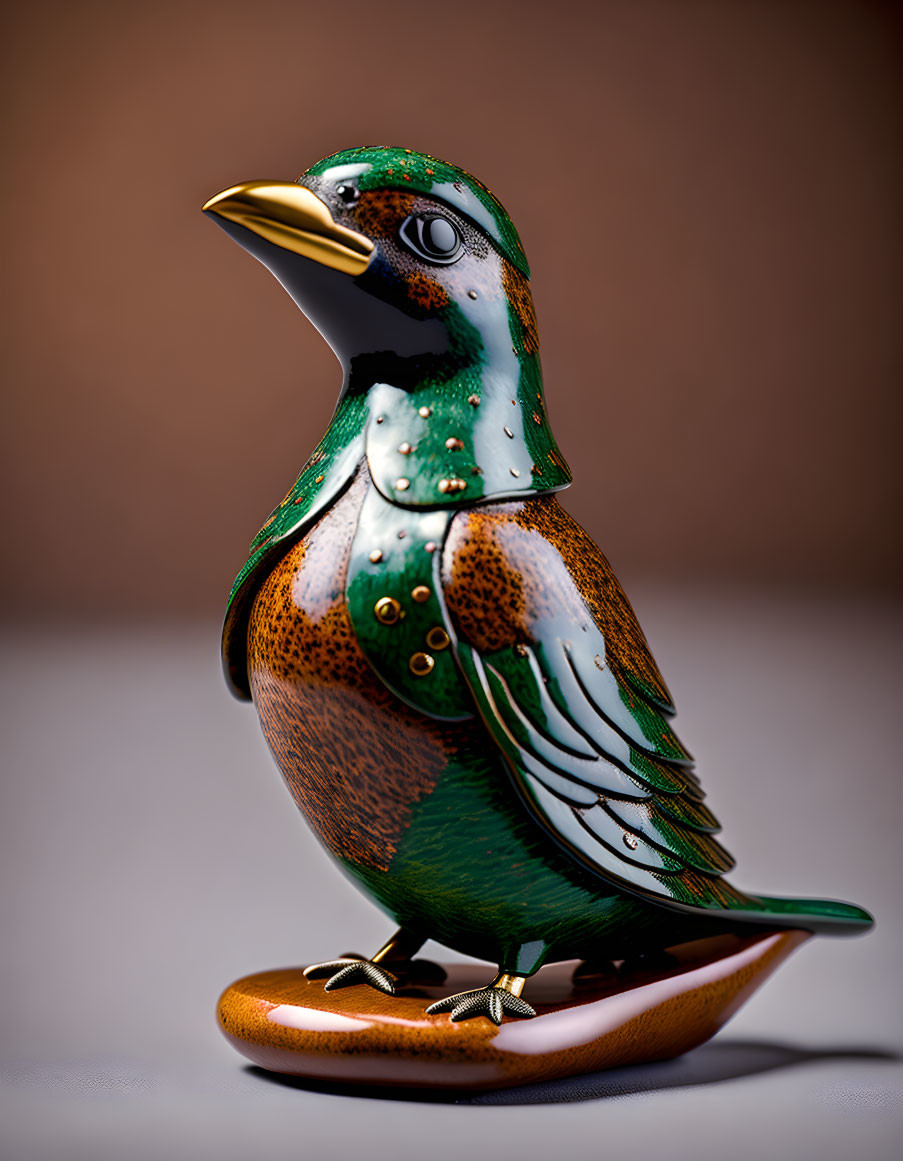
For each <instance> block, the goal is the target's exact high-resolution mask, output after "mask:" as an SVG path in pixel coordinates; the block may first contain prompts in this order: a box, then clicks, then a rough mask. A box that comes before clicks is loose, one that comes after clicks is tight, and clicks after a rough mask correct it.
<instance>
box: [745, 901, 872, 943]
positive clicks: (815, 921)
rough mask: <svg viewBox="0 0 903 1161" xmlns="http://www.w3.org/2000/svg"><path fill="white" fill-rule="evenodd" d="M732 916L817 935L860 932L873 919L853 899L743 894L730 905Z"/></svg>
mask: <svg viewBox="0 0 903 1161" xmlns="http://www.w3.org/2000/svg"><path fill="white" fill-rule="evenodd" d="M730 918H731V920H737V921H739V922H741V923H747V922H748V923H755V924H757V925H759V926H765V925H767V926H769V927H782V928H783V927H787V928H797V929H800V930H803V931H812V932H814V933H816V934H817V935H860V934H862V933H864V932H866V931H868V930H869V929H870V928H871V927H873V926H874V924H875V920H874V919H873V918H872V916H871V915H869V913H868V911H866V910H865V909H864V908H862V907H857V906H856V904H855V903H841V902H839V901H838V900H835V899H786V898H783V897H782V896H771V895H746V896H745V897H742V902H741V901H739V900H738V902H737V904H736V905H735V906H731V907H730Z"/></svg>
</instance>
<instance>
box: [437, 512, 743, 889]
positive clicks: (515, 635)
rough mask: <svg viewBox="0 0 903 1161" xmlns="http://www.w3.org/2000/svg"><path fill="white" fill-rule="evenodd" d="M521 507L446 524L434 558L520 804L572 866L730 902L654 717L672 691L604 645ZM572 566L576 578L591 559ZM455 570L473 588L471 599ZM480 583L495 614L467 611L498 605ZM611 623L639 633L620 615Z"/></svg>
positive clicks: (697, 811)
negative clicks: (577, 568) (440, 551)
mask: <svg viewBox="0 0 903 1161" xmlns="http://www.w3.org/2000/svg"><path fill="white" fill-rule="evenodd" d="M530 503H531V504H532V505H534V506H539V505H541V504H554V505H555V509H557V513H556V512H554V511H553V512H552V513H551V515H552V517H554V520H553V523H554V521H560V518H561V512H562V510H561V509H560V508H558V506H557V503H556V502H555V501H553V500H552V499H551V498H548V499H543V500H537V501H531V502H530ZM505 507H507V506H505ZM524 507H529V505H527V506H521V507H520V508H518V509H517V510H515V509H514V508H513V506H512V513H511V515H509V514H507V513H504V514H503V506H499V507H498V508H497V509H496V510H494V512H493V511H489V512H486V513H485V514H481V515H480V516H478V517H477V518H476V520H474V518H473V516H472V515H471V518H470V520H469V522H468V523H467V524H466V525H464V526H463V527H462V526H459V528H458V530H457V533H455V530H454V529H453V533H452V535H451V536H450V538H449V541H448V542H447V546H446V552H445V557H444V565H445V569H446V574H447V584H446V597H447V601H448V605H449V609H450V612H451V615H452V618H453V621H454V622H455V628H456V633H457V638H458V640H457V651H458V660H459V663H460V665H461V668H462V670H463V672H464V675H465V677H466V678H467V681H468V684H469V685H470V688H471V691H472V693H473V695H474V698H475V700H476V702H477V705H478V707H479V710H480V713H481V714H482V717H483V719H484V721H485V723H486V725H487V727H488V729H489V731H490V733H491V735H492V737H493V738H494V740H495V741H496V743H497V744H498V746H499V747H500V749H501V750H502V752H503V753H504V755H505V757H506V759H507V761H508V765H509V766H510V768H511V771H512V773H513V775H514V781H515V785H516V786H517V788H518V790H519V791H520V793H521V795H522V797H523V799H524V803H525V806H526V807H527V808H528V809H529V810H530V812H531V813H532V814H533V815H534V816H535V817H536V819H537V820H538V821H539V822H540V824H541V825H543V826H544V827H545V829H546V830H547V831H548V832H549V833H550V835H551V836H552V837H553V838H554V839H555V840H556V841H557V842H558V843H559V844H560V845H561V846H563V847H564V848H565V849H566V850H568V851H569V852H570V853H571V854H572V856H573V857H575V858H576V859H577V860H578V861H579V862H581V863H582V864H583V865H584V866H588V867H590V868H591V869H592V870H593V871H595V872H597V873H598V874H600V875H602V876H604V877H605V878H607V879H610V880H614V881H615V882H616V883H617V884H618V885H619V886H622V887H624V888H626V889H627V890H633V891H635V892H638V893H640V894H643V895H653V896H655V897H657V898H660V899H661V900H663V901H670V902H672V903H675V904H678V905H683V906H690V907H702V908H721V907H725V906H731V905H732V904H733V905H734V906H736V904H737V902H738V896H739V892H735V891H734V889H733V888H732V887H730V886H729V884H727V883H726V882H725V881H724V880H723V879H722V878H721V876H722V875H723V874H724V872H725V871H727V870H729V869H730V868H731V867H732V866H733V860H732V859H731V857H730V855H728V853H727V852H726V851H725V850H724V848H723V847H722V846H721V845H720V844H719V843H718V842H717V841H716V839H715V838H714V837H713V836H714V835H715V833H716V832H717V831H718V830H719V826H718V823H717V820H716V819H715V818H714V816H713V815H712V813H711V812H710V811H709V810H708V808H707V807H706V806H705V804H704V802H703V798H704V795H703V792H702V790H701V788H700V786H699V782H698V780H697V778H696V776H695V774H694V773H693V768H692V759H691V758H690V755H689V754H688V753H687V751H686V750H685V749H684V748H683V746H682V745H681V743H680V741H679V740H678V738H677V736H676V735H675V733H674V731H673V729H672V728H671V725H670V724H669V721H668V718H667V717H666V716H665V714H664V713H663V712H662V710H663V706H664V704H668V705H670V698H669V697H668V696H667V691H666V690H665V689H664V686H663V684H662V683H661V680H660V678H658V676H657V670H655V669H654V663H651V664H652V671H651V672H648V671H647V672H645V673H641V672H636V671H635V670H632V669H631V668H630V651H628V652H625V651H624V650H623V648H622V650H621V651H620V654H619V651H618V648H617V642H616V641H613V640H612V641H608V640H606V635H605V633H604V632H603V631H602V628H600V626H599V624H598V623H597V622H598V621H599V620H601V619H602V618H601V617H599V616H594V615H593V613H592V612H591V611H590V608H589V607H588V604H587V602H586V601H584V600H583V599H582V595H581V592H580V588H579V587H578V585H577V582H576V580H575V577H574V575H573V571H572V569H571V568H569V567H568V563H567V560H566V556H567V553H568V552H570V551H571V550H572V548H573V545H572V546H571V548H570V549H568V550H566V552H565V553H564V554H562V553H561V552H560V551H559V545H558V544H556V543H555V541H556V540H558V539H559V538H558V535H557V534H555V535H553V536H550V535H549V529H548V528H543V524H544V521H545V520H546V517H547V516H549V513H546V514H543V513H542V512H541V511H536V508H535V507H534V511H533V512H532V513H528V514H527V518H525V517H524V515H523V508H524ZM512 517H513V518H512ZM465 519H466V518H465ZM568 519H569V518H568ZM571 523H573V522H571ZM573 528H574V529H575V530H576V531H575V532H574V533H573V536H576V535H577V533H579V534H580V535H581V536H582V537H584V539H585V540H586V542H587V544H584V545H582V547H583V549H584V550H585V551H586V552H587V553H588V554H589V555H592V554H591V553H589V549H588V548H587V545H589V546H591V548H592V553H594V554H595V558H596V559H597V563H596V565H595V567H596V568H597V570H598V576H597V580H598V584H599V586H601V587H607V588H608V590H611V586H617V581H615V580H614V577H613V576H612V575H611V572H610V569H608V565H607V563H606V562H605V561H604V558H603V557H602V556H601V554H600V553H599V552H598V549H596V548H595V546H594V545H593V544H592V541H590V540H589V538H588V537H586V534H585V533H583V532H582V530H581V529H579V526H577V525H576V524H574V525H573ZM559 531H560V529H559ZM572 539H573V537H572ZM577 547H578V548H579V547H581V546H579V545H578V546H577ZM456 557H457V561H456ZM456 564H457V567H456ZM581 567H582V569H583V570H584V575H583V576H582V577H581V585H582V586H585V584H586V581H587V578H586V575H585V573H586V569H587V568H592V567H593V562H592V560H590V561H589V562H587V561H584V562H583V563H582V565H581ZM462 574H468V575H469V579H470V581H471V582H472V583H476V584H477V586H478V589H479V586H480V585H483V587H484V592H483V593H482V595H480V593H479V592H478V593H477V596H476V600H475V601H474V600H472V601H471V604H470V605H468V603H467V599H466V597H465V595H464V593H465V591H466V590H465V587H464V586H465V577H464V575H462ZM487 584H488V585H489V586H490V587H491V588H492V589H493V590H494V591H495V596H496V597H498V595H499V593H501V598H500V599H501V602H502V604H503V605H504V606H505V607H506V610H507V612H506V613H505V614H504V615H502V616H501V617H499V616H498V615H495V616H493V615H492V614H489V615H484V616H483V618H482V619H480V618H479V617H477V616H476V614H475V609H476V606H477V604H479V603H480V602H482V608H483V610H484V613H485V610H488V609H493V608H496V609H497V608H498V606H497V605H495V606H494V605H493V603H492V602H493V600H494V597H493V594H492V593H490V592H488V591H485V588H486V585H487ZM617 595H618V599H619V600H620V601H622V602H623V608H626V610H627V612H628V613H629V615H630V617H631V618H632V616H633V614H632V610H630V607H629V605H628V604H627V602H626V598H623V594H622V593H621V592H620V589H619V588H618V590H617ZM603 596H606V594H605V593H603ZM613 596H614V594H613V593H612V592H611V591H609V592H608V593H607V598H612V597H613ZM621 623H622V628H624V629H625V631H626V632H628V633H633V634H634V635H638V636H639V639H642V634H641V633H640V631H639V627H638V626H636V624H635V621H634V623H633V625H628V626H624V625H623V613H622V622H621ZM609 628H611V626H609ZM622 644H623V643H622ZM643 646H644V647H645V641H644V639H643ZM632 653H633V655H634V656H636V649H635V648H634V649H633V650H632ZM649 660H650V662H651V658H650V659H649ZM654 685H657V686H658V687H659V689H658V690H657V691H655V692H653V689H652V687H653V686H654ZM644 688H645V689H646V690H647V691H648V692H646V693H645V694H644V693H641V692H640V690H641V689H644Z"/></svg>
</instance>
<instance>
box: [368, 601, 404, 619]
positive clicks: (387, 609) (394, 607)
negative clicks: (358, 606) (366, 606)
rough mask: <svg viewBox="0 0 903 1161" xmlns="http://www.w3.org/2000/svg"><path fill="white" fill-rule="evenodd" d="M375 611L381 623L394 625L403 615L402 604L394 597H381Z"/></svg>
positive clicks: (374, 608)
mask: <svg viewBox="0 0 903 1161" xmlns="http://www.w3.org/2000/svg"><path fill="white" fill-rule="evenodd" d="M373 612H374V613H375V614H376V619H377V621H379V623H380V624H381V625H394V624H395V622H396V621H397V620H398V619H399V617H400V616H401V605H400V604H399V603H398V601H396V600H395V598H394V597H380V598H379V600H378V601H377V602H376V604H375V605H374V606H373Z"/></svg>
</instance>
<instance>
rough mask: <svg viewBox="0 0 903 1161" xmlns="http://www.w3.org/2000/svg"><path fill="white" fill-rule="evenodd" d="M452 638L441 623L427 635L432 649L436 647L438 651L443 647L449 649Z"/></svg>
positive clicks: (428, 643) (427, 641)
mask: <svg viewBox="0 0 903 1161" xmlns="http://www.w3.org/2000/svg"><path fill="white" fill-rule="evenodd" d="M450 641H451V638H450V637H449V635H448V633H446V631H445V630H444V629H443V628H442V626H441V625H436V626H434V628H432V629H430V631H429V633H427V635H426V643H427V645H429V647H430V649H434V650H435V651H436V652H437V653H439V652H440V650H442V649H447V648H448V646H449V643H450Z"/></svg>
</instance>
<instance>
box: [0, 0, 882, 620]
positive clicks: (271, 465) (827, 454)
mask: <svg viewBox="0 0 903 1161" xmlns="http://www.w3.org/2000/svg"><path fill="white" fill-rule="evenodd" d="M7 24H8V30H7V33H6V36H5V49H4V52H5V60H4V62H3V68H2V84H3V89H4V97H3V105H2V109H3V117H4V120H5V141H6V145H5V161H6V166H5V171H6V176H5V180H4V185H3V191H4V202H5V207H4V215H3V221H4V225H5V227H6V234H7V237H6V240H5V244H4V273H5V278H4V282H5V293H4V301H3V306H2V325H3V330H4V332H5V333H4V336H3V343H4V349H5V351H6V359H7V367H6V390H5V402H6V410H7V420H6V430H7V441H6V444H7V446H6V451H5V454H4V457H3V473H4V476H5V480H4V482H3V489H2V502H3V507H4V512H3V521H4V532H5V540H6V544H7V552H8V556H9V561H8V564H7V567H6V569H4V571H3V581H2V583H3V585H4V588H5V592H4V597H5V599H4V602H3V609H4V610H5V612H6V614H7V615H12V616H13V617H16V618H19V617H23V616H26V615H28V614H35V613H40V614H46V613H47V612H48V611H52V612H53V613H54V614H57V615H83V616H95V615H104V614H110V615H133V614H140V615H142V616H147V617H152V616H154V615H156V614H173V613H175V614H179V613H182V612H185V613H190V612H204V613H205V612H213V611H216V610H219V609H220V608H221V606H222V604H223V601H224V598H225V595H226V592H227V590H228V587H229V584H230V582H231V580H232V577H233V575H234V573H235V572H236V571H237V569H238V567H239V566H240V564H241V563H242V561H243V559H244V548H245V545H246V543H247V542H248V541H249V540H250V538H251V536H252V535H253V533H254V532H255V531H256V530H257V528H258V526H259V525H260V523H261V522H262V520H263V518H264V517H265V516H266V515H267V513H268V512H269V510H270V508H271V507H272V506H273V505H274V504H275V503H276V502H277V501H278V500H279V499H280V498H281V496H282V495H283V493H284V492H285V490H286V488H287V487H288V485H289V484H290V483H291V482H292V480H293V479H294V476H295V474H296V473H297V471H298V469H299V468H300V466H301V464H302V463H303V462H304V460H305V458H306V456H307V455H308V453H309V452H310V450H311V449H312V447H313V446H314V444H315V443H316V441H317V439H318V438H319V436H320V434H321V432H322V430H323V429H324V427H325V425H326V423H327V422H328V418H329V415H330V411H331V408H332V405H333V402H334V399H335V395H336V392H337V390H338V387H339V380H340V375H339V369H338V365H337V364H336V363H335V361H334V359H333V357H332V355H331V353H330V352H329V350H328V349H327V347H326V346H325V344H324V343H323V342H322V340H321V339H320V338H319V336H318V335H317V334H316V333H315V332H314V331H313V330H312V328H311V327H310V326H309V325H308V324H307V323H306V322H305V321H304V320H303V319H302V318H301V316H300V315H299V314H298V312H297V310H296V308H295V307H294V305H293V304H292V303H291V301H290V300H289V298H288V297H287V296H286V295H285V294H284V293H283V292H282V290H281V289H280V288H279V287H278V285H277V284H276V283H275V281H273V279H272V278H271V277H270V275H269V274H268V273H267V272H266V271H265V270H264V269H263V268H262V267H260V266H258V265H257V264H256V263H254V262H253V261H252V260H251V259H249V258H248V257H247V256H246V255H245V254H244V253H243V252H242V251H241V250H240V249H239V248H238V247H237V246H235V245H234V244H233V243H231V242H230V241H229V240H228V239H227V238H226V237H225V236H224V235H223V234H222V233H220V232H219V231H218V230H216V229H215V228H214V226H213V225H211V223H209V222H208V221H206V220H205V219H204V218H203V217H202V216H201V214H200V205H201V203H202V202H203V201H204V200H205V199H206V198H207V197H208V196H210V195H211V194H213V193H215V192H217V191H218V190H219V189H221V188H222V187H224V186H225V185H228V184H231V183H232V182H234V181H237V180H244V179H249V178H254V177H293V176H295V175H296V174H297V173H298V172H300V171H301V170H302V169H304V168H305V167H306V166H307V165H308V164H310V163H311V162H313V161H314V160H316V159H317V158H319V157H321V156H323V155H324V154H327V153H329V152H332V151H334V150H336V149H339V148H343V147H346V146H349V145H354V144H360V143H372V142H381V141H386V142H392V143H399V144H404V145H408V146H411V147H414V148H417V149H422V150H426V151H429V152H433V153H435V154H437V155H438V156H440V157H444V158H447V159H448V160H451V161H454V162H456V163H458V164H460V165H463V166H464V167H465V168H467V169H470V170H472V171H473V172H474V173H475V174H476V175H477V176H479V177H480V178H482V179H483V180H484V181H486V182H487V183H488V184H489V185H490V187H491V188H493V189H494V191H495V192H496V193H497V194H498V195H499V196H500V197H501V199H502V200H503V202H504V203H505V204H506V206H507V207H508V209H509V210H510V212H511V214H512V216H513V218H514V220H515V222H516V223H517V225H518V227H519V229H520V232H521V235H522V237H523V239H524V241H525V245H526V248H527V251H528V254H529V256H530V259H531V263H532V266H533V285H534V293H535V298H536V303H537V309H538V313H539V320H540V326H541V331H542V338H543V357H544V366H545V372H546V384H547V392H548V398H549V402H550V409H551V413H552V419H553V423H554V425H555V429H556V433H557V436H558V440H559V444H560V446H561V448H562V450H563V451H564V453H565V455H566V456H567V457H568V458H569V460H570V462H571V465H572V467H573V469H574V474H575V476H576V480H577V483H576V484H575V486H574V487H573V488H572V490H571V492H570V493H569V494H568V496H567V497H566V503H567V505H568V507H569V508H570V510H571V511H572V512H573V513H574V514H575V515H576V516H577V517H578V519H580V520H581V521H582V522H583V523H584V524H585V525H586V526H587V528H588V529H589V531H590V532H591V533H592V534H593V535H594V536H595V537H596V539H597V540H598V541H599V543H600V544H601V545H602V547H603V548H604V549H605V551H606V552H607V553H608V555H609V556H610V557H611V558H612V561H613V563H614V565H615V568H616V570H617V571H618V572H619V573H620V574H621V576H622V579H624V580H625V581H626V582H627V583H628V586H629V584H630V583H631V582H632V581H633V580H640V581H643V582H654V583H667V584H689V585H694V586H695V585H706V586H708V585H711V584H712V583H715V584H718V585H733V584H739V585H743V586H790V587H795V588H797V589H819V590H823V589H830V588H838V587H842V588H850V587H851V586H863V587H864V588H865V589H869V590H872V591H874V592H877V591H878V590H882V589H884V590H887V589H888V588H890V587H891V586H893V585H894V584H895V582H896V581H897V580H898V579H899V573H900V555H899V537H898V535H897V526H898V522H899V515H900V474H899V469H898V447H899V440H900V430H899V411H900V391H899V386H900V372H901V362H903V359H901V327H900V321H901V317H903V315H901V305H903V303H901V299H903V295H901V282H903V279H901V260H900V259H901V245H900V242H901V239H900V207H901V205H903V165H901V149H900V146H901V109H903V103H901V101H900V97H901V93H900V88H901V84H900V51H899V45H900V37H899V29H900V21H899V8H898V7H897V6H895V5H887V4H878V3H865V2H861V0H860V2H855V3H853V2H848V3H832V2H828V0H814V2H796V3H793V2H774V3H771V2H758V3H754V2H749V0H734V2H725V0H712V2H700V0H685V2H683V3H677V2H662V3H656V2H649V0H641V2H637V0H624V2H602V3H595V4H591V5H585V6H584V5H578V4H570V5H569V4H556V5H554V6H551V5H549V4H547V3H531V2H526V3H518V4H514V3H510V4H501V3H495V4H493V3H487V2H486V0H484V2H482V3H469V2H457V3H454V4H432V5H426V4H423V3H420V4H415V3H405V2H393V3H391V4H376V3H373V2H372V0H370V2H369V3H363V2H361V0H342V2H341V3H333V4H328V3H316V4H315V3H308V2H298V0H295V2H288V0H286V2H279V0H256V2H255V3H253V4H249V3H247V0H241V2H237V3H234V2H232V0H218V2H216V3H205V2H196V3H191V2H185V0H182V2H181V3H159V2H158V3H154V4H136V3H122V2H121V0H116V2H114V0H96V2H87V3H85V2H77V0H66V2H58V3H48V2H44V3H41V2H37V3H31V4H29V5H27V6H24V5H23V6H20V7H18V8H17V9H15V10H14V11H13V12H12V13H11V14H10V15H9V16H8V18H7Z"/></svg>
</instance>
